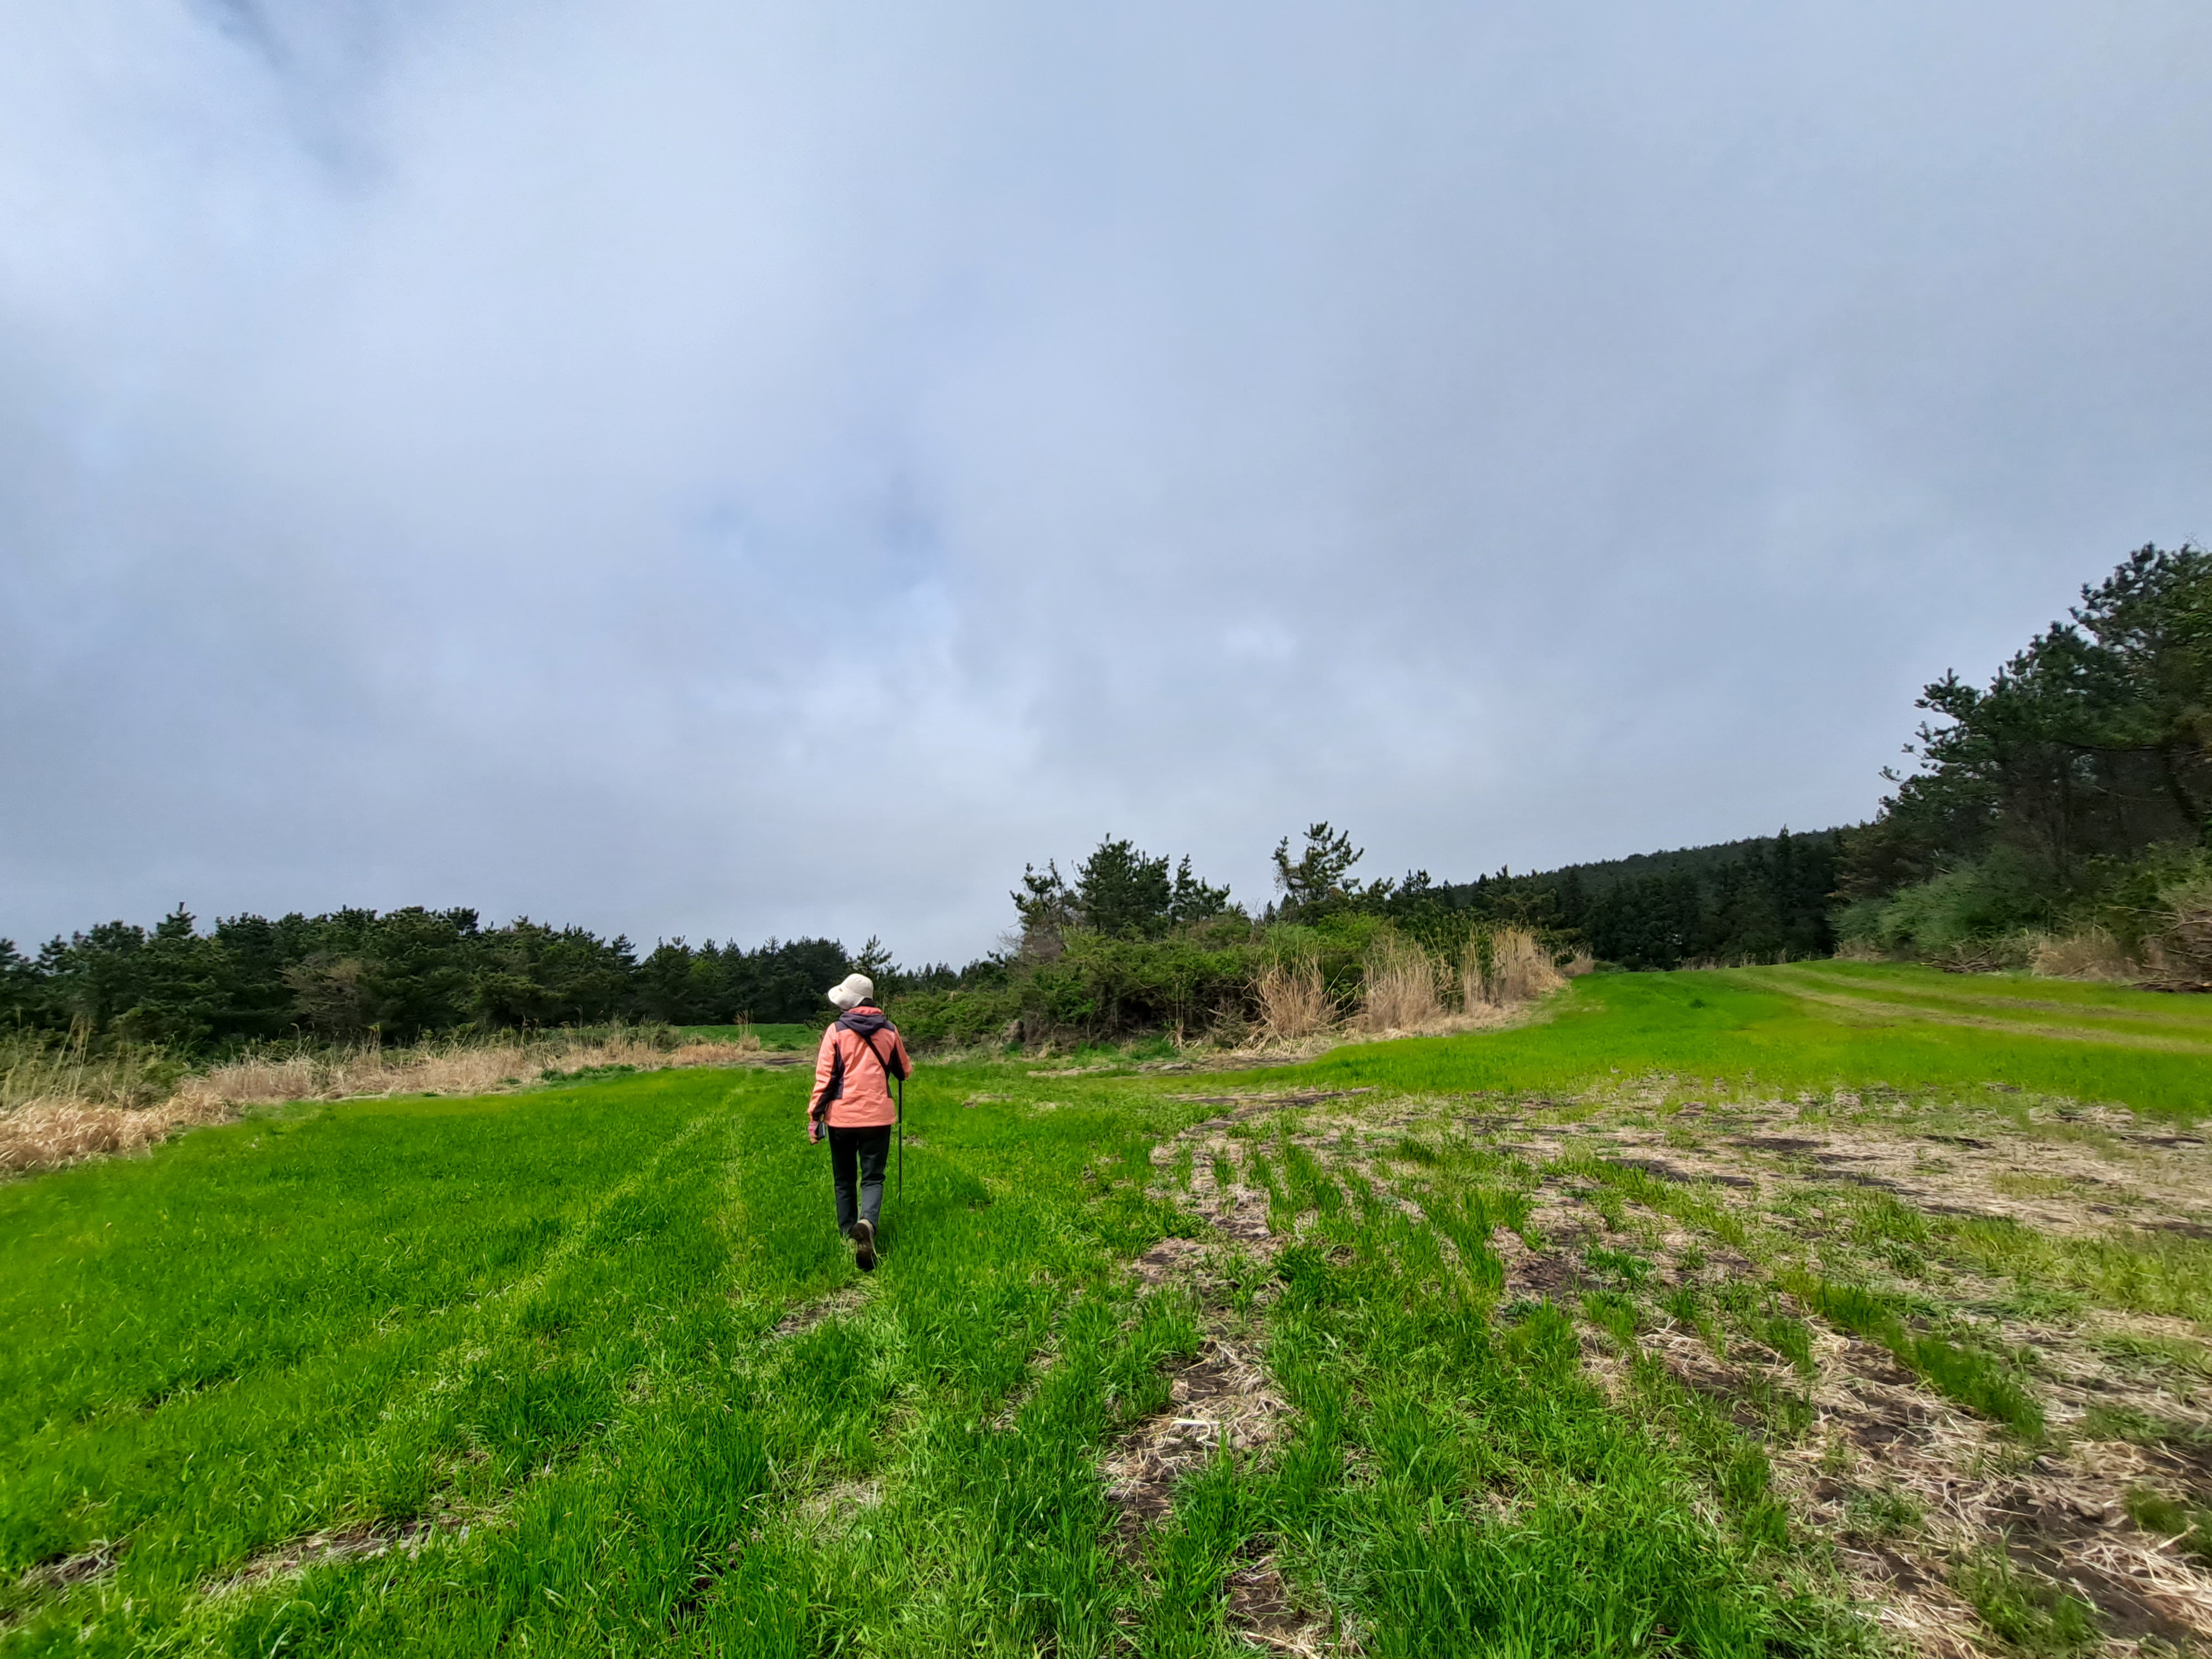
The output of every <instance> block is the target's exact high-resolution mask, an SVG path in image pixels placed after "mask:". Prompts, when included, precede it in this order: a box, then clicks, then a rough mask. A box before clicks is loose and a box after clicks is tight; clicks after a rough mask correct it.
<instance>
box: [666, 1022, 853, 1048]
mask: <svg viewBox="0 0 2212 1659" xmlns="http://www.w3.org/2000/svg"><path fill="white" fill-rule="evenodd" d="M675 1030H676V1033H677V1035H678V1036H681V1037H682V1038H683V1039H684V1041H685V1042H736V1041H737V1040H738V1038H739V1037H742V1036H747V1035H750V1036H757V1037H758V1038H759V1039H760V1044H761V1047H762V1048H768V1049H781V1050H783V1051H785V1052H787V1053H788V1052H791V1051H793V1050H805V1049H811V1048H813V1047H814V1045H815V1044H816V1043H817V1042H820V1041H821V1040H822V1028H821V1027H820V1026H818V1025H678V1026H677V1027H676V1028H675Z"/></svg>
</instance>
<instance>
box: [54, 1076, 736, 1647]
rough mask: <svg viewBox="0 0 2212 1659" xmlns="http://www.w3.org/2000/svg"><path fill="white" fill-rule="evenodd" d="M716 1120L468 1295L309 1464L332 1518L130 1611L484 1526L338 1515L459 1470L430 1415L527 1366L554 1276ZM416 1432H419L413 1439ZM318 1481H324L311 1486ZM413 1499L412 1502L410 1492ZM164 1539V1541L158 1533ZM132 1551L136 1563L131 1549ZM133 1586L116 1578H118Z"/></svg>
mask: <svg viewBox="0 0 2212 1659" xmlns="http://www.w3.org/2000/svg"><path fill="white" fill-rule="evenodd" d="M713 1121H714V1118H713V1116H712V1115H711V1113H710V1112H709V1111H708V1109H704V1108H702V1109H701V1111H700V1114H699V1115H696V1116H695V1117H694V1118H693V1119H692V1120H691V1121H690V1122H689V1123H687V1124H685V1125H684V1127H682V1128H680V1129H679V1130H678V1132H677V1133H675V1134H673V1135H671V1136H670V1137H668V1138H667V1139H665V1141H664V1142H663V1143H662V1144H661V1145H660V1146H659V1148H658V1149H657V1150H656V1151H655V1152H653V1155H652V1156H651V1158H648V1159H647V1161H646V1162H644V1163H643V1164H641V1165H640V1166H638V1167H637V1168H635V1170H632V1171H631V1172H630V1173H629V1175H628V1176H625V1177H623V1179H622V1180H620V1181H618V1182H616V1183H615V1184H614V1185H613V1186H612V1187H611V1188H603V1189H601V1190H599V1191H598V1192H597V1193H595V1194H592V1195H591V1197H590V1198H589V1199H588V1200H587V1201H586V1204H585V1205H583V1206H580V1212H572V1216H571V1218H570V1222H569V1225H567V1226H566V1227H565V1228H564V1229H563V1232H562V1237H560V1238H558V1239H557V1240H556V1241H555V1243H553V1244H552V1245H551V1246H550V1247H549V1248H548V1249H546V1250H545V1251H544V1254H543V1255H541V1256H540V1257H539V1259H538V1261H537V1262H536V1263H535V1264H534V1266H533V1267H532V1270H531V1271H530V1272H528V1273H525V1274H523V1275H521V1276H520V1277H519V1278H517V1279H511V1280H509V1281H508V1282H507V1283H506V1284H504V1285H501V1286H499V1287H498V1288H497V1289H496V1290H495V1291H493V1292H491V1293H489V1294H488V1295H487V1296H485V1297H483V1298H481V1299H480V1300H479V1301H477V1303H475V1304H471V1307H470V1309H469V1311H468V1315H467V1316H466V1320H465V1323H462V1324H460V1325H459V1327H458V1328H455V1329H453V1330H452V1331H450V1332H446V1333H440V1335H441V1337H442V1338H443V1340H441V1342H440V1343H439V1345H438V1346H437V1347H436V1348H435V1350H433V1351H432V1352H431V1353H429V1354H428V1355H426V1356H425V1364H427V1365H428V1366H430V1367H432V1368H433V1369H432V1370H431V1371H430V1373H429V1375H428V1377H427V1379H426V1380H424V1381H422V1382H421V1383H419V1384H418V1385H417V1386H416V1388H415V1389H413V1391H412V1392H410V1394H408V1395H405V1396H404V1397H403V1398H401V1399H400V1400H399V1401H398V1403H397V1404H396V1405H393V1406H389V1407H387V1408H386V1411H385V1412H384V1413H383V1414H382V1415H381V1416H380V1419H379V1420H378V1422H377V1424H376V1425H375V1426H374V1429H373V1430H372V1431H370V1433H369V1436H368V1438H367V1440H366V1441H365V1442H364V1443H362V1444H361V1445H360V1446H359V1447H357V1448H356V1449H355V1450H354V1451H353V1453H352V1455H349V1456H347V1457H345V1458H344V1459H343V1460H342V1461H340V1462H335V1463H331V1464H326V1465H325V1466H323V1467H322V1468H319V1469H317V1470H314V1471H312V1472H306V1473H307V1477H308V1478H307V1490H300V1491H297V1492H295V1494H294V1495H293V1497H292V1498H291V1500H290V1501H291V1502H292V1503H293V1504H295V1506H301V1507H304V1508H307V1509H308V1510H315V1509H322V1510H325V1513H326V1514H327V1515H328V1516H331V1519H328V1520H326V1521H325V1522H323V1523H322V1524H321V1525H319V1526H318V1527H316V1528H313V1529H312V1530H310V1531H308V1532H307V1533H305V1534H301V1533H291V1534H287V1535H285V1536H284V1537H283V1538H281V1539H279V1540H277V1541H274V1542H272V1543H270V1544H266V1545H263V1546H261V1547H258V1548H256V1549H253V1550H252V1551H250V1552H249V1553H246V1555H245V1556H244V1557H243V1558H242V1559H240V1558H233V1559H232V1562H231V1564H230V1565H231V1571H228V1573H224V1572H222V1563H220V1562H216V1561H213V1560H210V1561H209V1562H208V1563H207V1564H206V1566H207V1570H208V1571H207V1572H206V1575H205V1576H197V1575H195V1576H193V1577H189V1578H187V1579H186V1580H185V1581H183V1582H181V1583H179V1582H177V1581H176V1580H174V1578H173V1574H174V1572H175V1571H177V1569H178V1568H179V1567H183V1566H184V1565H185V1564H184V1563H183V1562H182V1561H175V1562H173V1565H165V1569H164V1571H163V1572H162V1573H161V1576H160V1579H167V1580H168V1581H169V1582H168V1583H167V1593H166V1594H164V1593H161V1592H162V1590H163V1585H162V1583H161V1582H160V1579H157V1580H156V1582H155V1583H152V1584H149V1585H145V1586H142V1587H138V1590H137V1593H136V1594H135V1595H134V1597H133V1598H127V1599H126V1601H125V1605H126V1607H127V1606H129V1605H130V1601H131V1600H132V1599H135V1600H136V1601H137V1602H138V1603H139V1604H140V1605H141V1606H142V1607H143V1608H144V1611H145V1613H147V1614H148V1615H149V1616H151V1617H152V1620H153V1623H152V1625H151V1626H149V1625H148V1624H147V1623H146V1621H145V1620H143V1619H141V1620H134V1621H133V1622H135V1623H137V1624H138V1625H139V1626H141V1627H142V1628H153V1627H158V1626H161V1623H162V1622H163V1620H162V1618H161V1616H160V1613H159V1612H158V1611H157V1610H158V1609H160V1608H161V1607H163V1606H164V1604H168V1605H167V1611H168V1613H169V1614H170V1615H172V1616H173V1617H176V1618H181V1619H183V1620H185V1622H186V1623H192V1622H195V1616H194V1615H192V1614H191V1613H189V1612H188V1611H187V1610H186V1609H185V1607H182V1606H179V1605H176V1604H174V1602H173V1597H174V1596H175V1595H176V1594H177V1593H179V1592H180V1591H181V1592H182V1593H183V1594H184V1595H185V1596H186V1597H187V1600H188V1601H189V1598H191V1597H192V1596H194V1595H197V1596H202V1597H205V1596H207V1595H210V1592H215V1591H218V1590H219V1591H224V1592H229V1593H235V1592H240V1591H249V1592H250V1591H255V1590H259V1589H264V1588H267V1589H275V1588H277V1587H279V1586H281V1584H282V1583H283V1582H284V1581H286V1580H288V1579H289V1578H292V1577H296V1576H297V1575H298V1574H299V1573H300V1572H301V1571H304V1570H306V1569H307V1568H310V1567H316V1566H326V1565H336V1564H342V1563H345V1562H351V1561H360V1562H366V1561H372V1560H374V1559H378V1558H380V1557H382V1556H385V1555H386V1554H388V1553H392V1552H394V1551H398V1552H399V1553H403V1554H404V1555H406V1556H408V1557H410V1558H411V1557H413V1556H415V1555H416V1554H418V1553H422V1551H423V1550H424V1549H425V1548H426V1547H428V1545H429V1544H431V1543H432V1542H433V1541H435V1538H436V1537H437V1536H439V1535H441V1534H454V1533H458V1532H460V1531H465V1529H467V1528H469V1527H470V1526H471V1524H476V1525H479V1526H480V1525H481V1524H483V1522H488V1521H491V1520H494V1519H495V1518H496V1510H497V1509H498V1507H499V1505H498V1504H496V1503H494V1504H485V1503H483V1502H467V1503H464V1504H460V1505H459V1506H457V1507H453V1508H449V1509H447V1510H444V1512H442V1513H439V1514H436V1515H422V1514H420V1513H417V1514H413V1515H408V1516H404V1517H402V1518H397V1519H374V1518H372V1519H369V1520H365V1521H361V1522H342V1521H340V1520H338V1519H337V1516H341V1515H342V1514H343V1511H344V1510H347V1509H348V1508H351V1507H354V1506H355V1505H356V1504H359V1503H360V1502H361V1501H362V1499H361V1497H360V1496H359V1494H362V1493H363V1492H368V1493H372V1494H373V1493H374V1492H377V1491H378V1490H379V1489H382V1490H384V1491H385V1492H387V1493H388V1492H390V1490H391V1488H392V1485H393V1483H394V1482H393V1477H394V1475H395V1474H396V1475H397V1476H398V1482H399V1484H401V1485H402V1486H407V1485H415V1486H424V1487H425V1490H426V1491H428V1492H435V1491H436V1490H437V1489H439V1488H440V1487H441V1486H443V1485H445V1484H446V1483H447V1482H448V1481H450V1480H451V1478H452V1477H451V1475H450V1474H447V1475H446V1476H445V1477H443V1479H442V1480H441V1478H440V1477H439V1476H438V1475H437V1474H435V1472H434V1466H435V1464H436V1463H437V1462H438V1460H439V1457H440V1453H439V1450H438V1448H437V1446H436V1445H435V1442H436V1440H437V1439H438V1438H439V1437H438V1436H437V1435H435V1432H434V1431H433V1425H435V1423H436V1422H437V1421H438V1420H439V1419H441V1416H443V1417H444V1418H445V1419H447V1420H448V1421H451V1422H456V1423H457V1422H458V1419H459V1408H460V1407H463V1406H464V1405H465V1400H466V1398H467V1396H468V1395H469V1394H470V1392H471V1383H472V1382H474V1383H485V1382H487V1381H489V1382H493V1383H498V1382H503V1381H505V1377H504V1376H503V1375H502V1374H501V1370H500V1369H499V1368H500V1367H501V1365H507V1366H509V1367H510V1368H511V1369H513V1370H514V1371H515V1372H516V1373H517V1374H520V1372H521V1370H523V1368H524V1367H523V1364H522V1363H521V1362H522V1360H523V1358H524V1356H523V1355H522V1353H521V1352H520V1349H521V1348H522V1347H524V1346H527V1345H528V1339H527V1338H526V1337H524V1336H522V1335H521V1334H520V1327H521V1326H522V1325H523V1323H524V1322H526V1320H527V1319H528V1318H529V1317H530V1316H531V1315H532V1313H533V1311H534V1310H537V1309H538V1307H539V1306H540V1305H541V1302H542V1298H543V1297H544V1294H545V1292H546V1291H547V1290H548V1287H549V1286H551V1285H556V1283H557V1282H558V1279H559V1278H560V1276H561V1275H562V1273H563V1272H564V1271H565V1270H567V1269H568V1268H569V1267H572V1266H574V1264H576V1263H577V1262H578V1261H581V1260H583V1259H584V1258H585V1257H586V1254H587V1253H588V1252H591V1251H592V1250H594V1249H599V1248H600V1247H601V1246H603V1245H604V1243H605V1234H606V1230H607V1228H608V1227H609V1225H610V1224H611V1222H617V1221H618V1220H619V1218H620V1214H621V1212H622V1210H623V1206H625V1205H627V1204H629V1202H630V1201H631V1200H633V1199H635V1197H636V1196H637V1195H638V1194H640V1193H641V1191H642V1190H644V1189H645V1188H647V1186H648V1185H649V1184H650V1183H653V1182H656V1181H658V1180H659V1178H660V1176H661V1175H662V1172H663V1171H664V1170H665V1169H666V1167H667V1165H668V1164H669V1163H670V1162H671V1159H676V1158H679V1157H680V1156H681V1155H682V1154H683V1153H684V1152H685V1150H686V1149H687V1148H688V1147H689V1146H690V1145H691V1143H692V1142H693V1141H694V1140H695V1139H696V1138H697V1137H698V1136H699V1134H700V1133H702V1131H704V1130H705V1129H706V1128H708V1127H709V1126H710V1125H711V1124H712V1123H713ZM519 1339H520V1340H519ZM360 1358H361V1356H360V1354H359V1352H358V1351H357V1349H356V1350H349V1352H348V1353H347V1354H344V1355H341V1356H333V1362H334V1363H335V1362H336V1361H337V1360H350V1361H351V1362H353V1363H356V1364H358V1363H359V1362H360ZM441 1362H442V1363H441ZM416 1376H422V1372H420V1371H418V1372H416ZM410 1440H411V1441H413V1442H415V1443H416V1444H415V1445H414V1446H411V1447H410V1444H409V1442H410ZM317 1488H319V1492H318V1491H316V1490H314V1489H317ZM385 1501H386V1500H384V1499H379V1498H375V1497H374V1496H371V1497H370V1498H369V1499H368V1503H369V1507H370V1508H371V1510H372V1511H374V1510H376V1509H378V1508H381V1507H383V1506H384V1502H385ZM404 1507H409V1506H407V1505H405V1504H403V1508H404ZM175 1544H176V1545H184V1546H185V1552H186V1553H197V1552H192V1551H191V1550H190V1547H189V1544H188V1542H187V1540H186V1539H185V1538H179V1539H177V1540H176V1541H175ZM155 1547H157V1548H158V1544H156V1546H155ZM167 1554H169V1555H170V1556H172V1557H173V1556H174V1555H175V1554H176V1548H175V1547H174V1546H172V1547H171V1548H170V1550H169V1551H167ZM127 1562H128V1558H127V1557H125V1564H126V1565H127ZM94 1588H98V1587H94ZM131 1588H132V1587H131V1586H125V1585H123V1584H121V1583H118V1586H117V1587H116V1590H117V1592H119V1591H121V1590H124V1589H131ZM147 1590H151V1591H153V1592H154V1594H152V1595H147V1594H145V1593H144V1592H145V1591H147ZM75 1599H82V1598H81V1597H80V1598H75ZM115 1599H116V1592H110V1593H107V1594H106V1595H103V1597H102V1600H103V1602H105V1603H107V1604H112V1602H113V1601H115ZM219 1599H220V1600H222V1601H228V1600H229V1599H230V1595H228V1594H226V1595H223V1596H222V1597H221V1598H219ZM216 1622H217V1623H218V1624H223V1623H228V1622H229V1617H228V1615H226V1616H225V1617H223V1618H220V1619H218V1620H217V1621H216Z"/></svg>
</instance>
